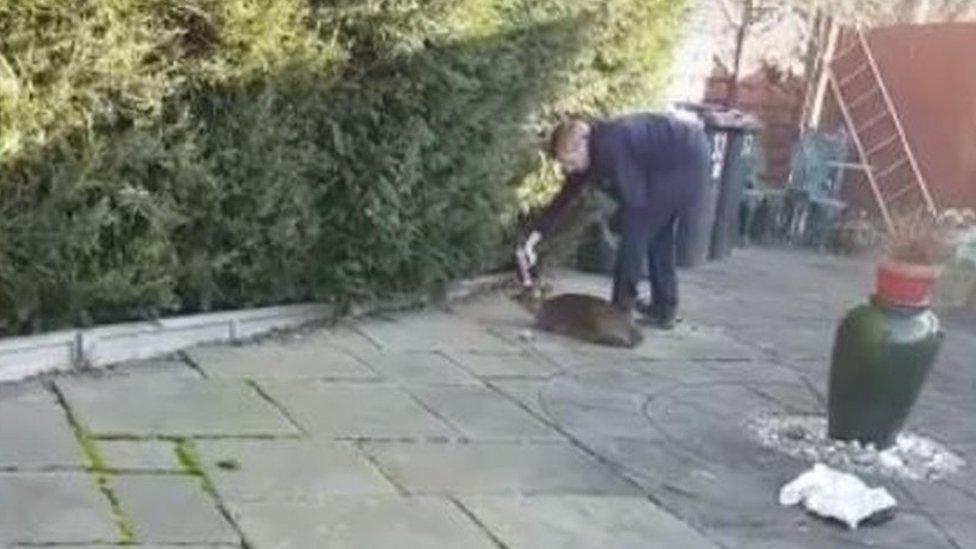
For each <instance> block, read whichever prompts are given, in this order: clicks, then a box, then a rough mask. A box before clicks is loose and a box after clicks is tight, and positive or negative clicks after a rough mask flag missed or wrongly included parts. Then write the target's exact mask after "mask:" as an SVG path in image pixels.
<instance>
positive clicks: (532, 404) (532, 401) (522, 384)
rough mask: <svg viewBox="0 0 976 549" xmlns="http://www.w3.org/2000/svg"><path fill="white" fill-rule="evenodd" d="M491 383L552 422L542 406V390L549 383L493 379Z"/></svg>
mask: <svg viewBox="0 0 976 549" xmlns="http://www.w3.org/2000/svg"><path fill="white" fill-rule="evenodd" d="M490 383H491V385H492V386H494V387H496V388H497V389H498V390H500V391H501V392H502V393H504V394H506V395H508V397H509V398H511V399H513V400H514V401H516V402H518V403H520V404H521V405H522V406H525V407H526V408H527V409H529V410H531V411H532V412H533V413H534V414H536V415H537V416H539V417H541V418H543V419H545V420H547V421H550V420H551V418H550V417H549V415H548V413H547V412H546V410H545V408H544V406H543V405H542V390H543V388H544V387H545V386H546V384H547V383H548V381H546V380H540V379H493V380H491V382H490Z"/></svg>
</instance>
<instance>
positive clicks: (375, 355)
mask: <svg viewBox="0 0 976 549" xmlns="http://www.w3.org/2000/svg"><path fill="white" fill-rule="evenodd" d="M356 356H357V357H359V359H360V360H362V361H364V362H366V363H367V364H369V366H370V368H372V369H373V370H375V371H376V372H377V373H379V374H380V375H381V376H382V377H384V378H386V379H389V380H393V381H397V382H399V383H401V384H404V385H480V384H481V382H480V381H479V380H478V379H477V378H475V377H474V376H472V375H470V374H469V373H467V372H466V371H464V370H463V369H462V368H460V367H459V366H458V365H457V364H455V363H454V362H452V361H451V360H450V359H448V358H447V357H446V356H444V355H443V354H441V353H435V352H430V351H400V352H397V351H389V352H383V351H370V352H363V351H360V352H357V353H356Z"/></svg>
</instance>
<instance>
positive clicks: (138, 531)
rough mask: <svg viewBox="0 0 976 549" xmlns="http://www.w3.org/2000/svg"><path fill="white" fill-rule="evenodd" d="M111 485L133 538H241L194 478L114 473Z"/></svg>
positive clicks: (205, 540)
mask: <svg viewBox="0 0 976 549" xmlns="http://www.w3.org/2000/svg"><path fill="white" fill-rule="evenodd" d="M110 487H111V489H112V491H113V492H114V493H115V495H116V496H117V497H118V498H119V502H120V505H121V507H122V510H123V512H124V513H125V514H126V515H127V516H128V517H129V518H130V519H131V520H132V523H133V526H134V527H135V535H136V539H138V540H139V541H142V542H151V543H237V542H239V541H240V537H239V536H238V535H237V533H236V532H235V531H234V529H233V527H231V525H230V524H229V523H228V522H227V520H226V519H224V517H223V515H221V514H220V511H218V509H217V506H216V502H215V501H214V499H213V497H212V496H211V495H210V494H208V493H207V492H206V491H205V490H204V488H203V485H202V482H201V480H200V479H199V478H197V477H191V476H181V475H126V476H116V477H113V478H112V480H111V481H110Z"/></svg>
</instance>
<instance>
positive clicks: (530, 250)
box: [515, 231, 542, 287]
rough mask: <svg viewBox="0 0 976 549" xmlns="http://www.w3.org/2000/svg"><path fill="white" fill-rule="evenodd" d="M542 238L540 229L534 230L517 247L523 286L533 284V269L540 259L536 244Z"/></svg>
mask: <svg viewBox="0 0 976 549" xmlns="http://www.w3.org/2000/svg"><path fill="white" fill-rule="evenodd" d="M541 240H542V234H541V233H539V231H532V234H530V235H529V237H528V238H527V239H525V242H524V243H522V245H521V246H519V247H517V248H515V262H516V264H517V265H518V277H519V280H520V281H521V282H522V285H523V286H526V287H528V286H532V269H533V267H535V265H536V263H537V262H538V260H539V256H538V255H537V254H536V252H535V247H536V245H538V244H539V241H541Z"/></svg>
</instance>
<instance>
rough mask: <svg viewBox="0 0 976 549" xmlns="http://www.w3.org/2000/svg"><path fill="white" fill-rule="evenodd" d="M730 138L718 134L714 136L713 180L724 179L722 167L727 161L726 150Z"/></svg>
mask: <svg viewBox="0 0 976 549" xmlns="http://www.w3.org/2000/svg"><path fill="white" fill-rule="evenodd" d="M728 142H729V139H728V136H727V135H725V134H724V133H716V134H715V135H714V136H712V179H718V178H720V177H722V165H723V164H724V162H723V161H724V160H725V149H726V147H727V146H728Z"/></svg>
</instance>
